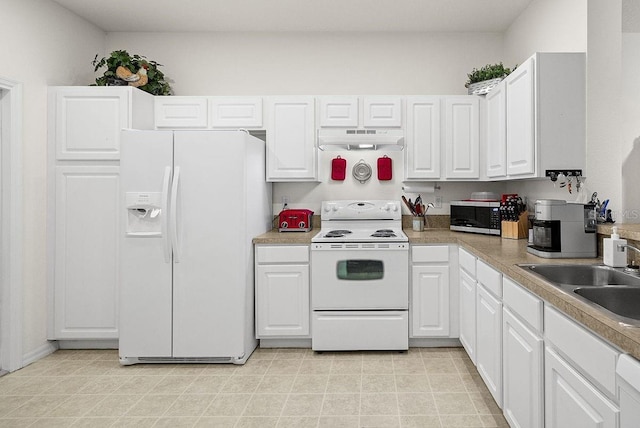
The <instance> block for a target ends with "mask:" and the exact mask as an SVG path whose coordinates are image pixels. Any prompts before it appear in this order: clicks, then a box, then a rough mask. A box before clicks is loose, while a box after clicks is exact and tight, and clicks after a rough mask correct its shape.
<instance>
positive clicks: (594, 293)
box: [519, 264, 640, 327]
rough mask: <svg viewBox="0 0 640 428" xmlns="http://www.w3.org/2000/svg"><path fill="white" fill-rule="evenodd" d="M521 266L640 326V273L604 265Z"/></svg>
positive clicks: (592, 304)
mask: <svg viewBox="0 0 640 428" xmlns="http://www.w3.org/2000/svg"><path fill="white" fill-rule="evenodd" d="M519 266H520V267H521V268H522V269H525V270H527V271H529V272H531V273H533V274H534V275H536V276H538V277H540V278H542V279H545V280H546V281H548V282H550V283H551V284H553V285H555V286H556V287H558V288H559V289H560V290H562V291H564V292H565V293H567V294H570V295H573V296H574V297H576V298H578V299H579V300H581V301H583V302H585V303H587V304H589V305H591V306H592V307H594V308H597V309H598V310H601V311H603V312H608V313H609V314H610V316H612V318H614V319H616V320H617V321H619V322H622V323H624V324H629V325H633V326H637V327H640V276H637V275H634V274H631V273H626V272H625V271H624V270H623V269H620V268H612V267H609V266H603V265H582V264H580V265H577V264H575V265H572V264H556V265H553V264H522V265H519Z"/></svg>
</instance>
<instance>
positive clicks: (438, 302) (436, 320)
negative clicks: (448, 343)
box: [409, 245, 454, 337]
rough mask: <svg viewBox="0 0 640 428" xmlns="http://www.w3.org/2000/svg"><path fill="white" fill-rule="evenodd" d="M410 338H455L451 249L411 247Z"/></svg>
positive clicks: (423, 246) (426, 246) (445, 247)
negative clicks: (450, 275)
mask: <svg viewBox="0 0 640 428" xmlns="http://www.w3.org/2000/svg"><path fill="white" fill-rule="evenodd" d="M411 261H412V266H411V328H410V334H409V336H410V337H452V336H451V333H452V329H451V320H450V314H451V312H452V308H451V307H450V306H451V303H452V302H453V301H454V300H453V299H451V293H452V291H453V290H452V289H451V288H452V287H451V285H450V282H449V247H448V246H446V245H438V246H429V245H420V246H412V247H411Z"/></svg>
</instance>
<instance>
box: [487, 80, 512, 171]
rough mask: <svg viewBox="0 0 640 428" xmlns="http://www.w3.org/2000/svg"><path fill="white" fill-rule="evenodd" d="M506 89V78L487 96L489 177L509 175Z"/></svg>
mask: <svg viewBox="0 0 640 428" xmlns="http://www.w3.org/2000/svg"><path fill="white" fill-rule="evenodd" d="M505 95H506V90H505V82H504V80H503V81H502V82H500V83H499V84H498V86H496V87H494V88H493V89H492V90H491V92H489V93H488V94H487V96H486V98H485V101H486V114H487V118H486V120H487V131H486V132H487V138H486V146H485V148H486V162H487V163H486V169H487V170H486V174H487V177H488V178H497V177H504V176H506V175H507V124H506V119H507V116H506V107H507V101H506V97H505Z"/></svg>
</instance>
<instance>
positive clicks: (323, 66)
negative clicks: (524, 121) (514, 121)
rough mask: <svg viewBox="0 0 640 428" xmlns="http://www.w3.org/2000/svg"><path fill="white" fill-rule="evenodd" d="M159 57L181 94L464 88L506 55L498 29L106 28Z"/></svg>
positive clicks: (115, 44) (134, 48)
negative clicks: (476, 71)
mask: <svg viewBox="0 0 640 428" xmlns="http://www.w3.org/2000/svg"><path fill="white" fill-rule="evenodd" d="M115 49H127V50H128V51H129V52H130V53H138V54H142V55H145V56H147V57H149V58H151V59H154V60H156V61H158V62H160V63H161V64H164V67H163V68H162V70H163V72H164V73H165V74H166V75H167V76H168V77H170V78H172V79H173V80H174V81H175V83H174V84H173V85H172V86H173V88H174V90H175V93H176V95H288V94H298V95H301V94H325V95H326V94H334V95H339V94H434V95H435V94H464V93H466V89H465V87H464V83H465V81H466V79H467V73H468V72H470V71H471V69H472V68H474V67H478V66H482V65H484V64H486V63H487V62H489V61H499V60H500V59H501V57H502V35H501V34H498V33H474V34H470V33H286V32H283V33H109V34H108V36H107V50H108V51H111V50H115Z"/></svg>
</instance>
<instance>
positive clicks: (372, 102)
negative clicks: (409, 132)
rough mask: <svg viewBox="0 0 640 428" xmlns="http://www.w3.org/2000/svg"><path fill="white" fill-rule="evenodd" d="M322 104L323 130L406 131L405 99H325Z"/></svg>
mask: <svg viewBox="0 0 640 428" xmlns="http://www.w3.org/2000/svg"><path fill="white" fill-rule="evenodd" d="M319 104H320V111H319V125H320V127H321V128H331V127H333V128H358V127H366V128H400V127H402V97H391V96H364V97H357V96H323V97H320V98H319Z"/></svg>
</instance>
